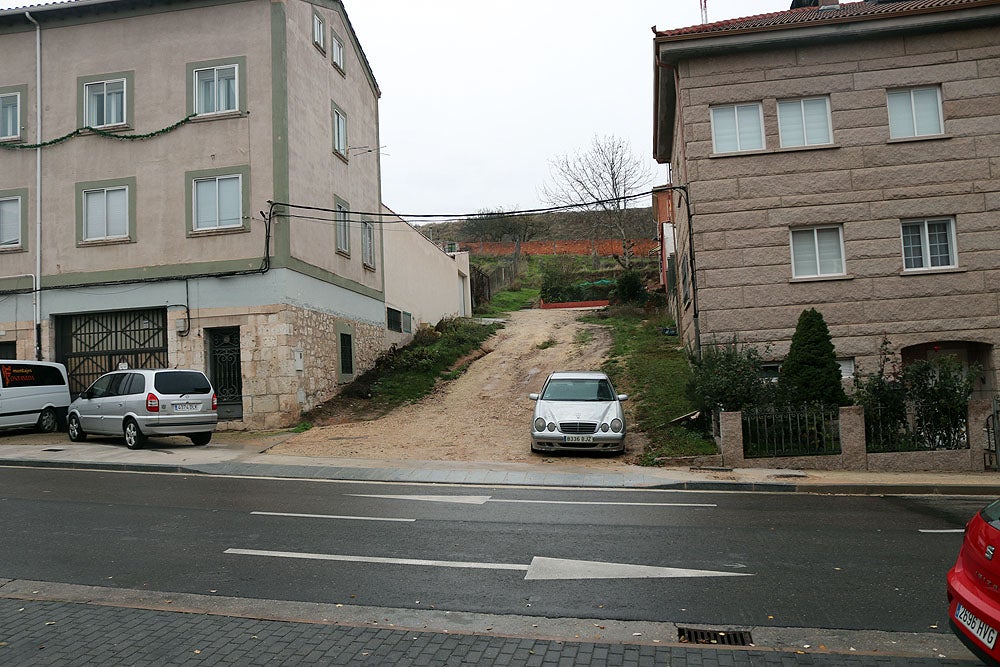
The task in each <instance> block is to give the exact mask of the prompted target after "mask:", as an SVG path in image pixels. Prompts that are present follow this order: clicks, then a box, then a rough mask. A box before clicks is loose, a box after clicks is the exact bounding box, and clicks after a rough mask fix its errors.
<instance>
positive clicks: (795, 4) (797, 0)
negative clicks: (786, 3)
mask: <svg viewBox="0 0 1000 667" xmlns="http://www.w3.org/2000/svg"><path fill="white" fill-rule="evenodd" d="M818 5H819V0H792V6H791V7H790V9H798V8H799V7H816V6H818Z"/></svg>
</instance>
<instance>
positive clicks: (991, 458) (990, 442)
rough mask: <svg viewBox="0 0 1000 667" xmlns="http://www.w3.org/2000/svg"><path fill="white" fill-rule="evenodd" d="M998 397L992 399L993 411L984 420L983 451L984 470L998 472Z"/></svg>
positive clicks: (999, 403)
mask: <svg viewBox="0 0 1000 667" xmlns="http://www.w3.org/2000/svg"><path fill="white" fill-rule="evenodd" d="M997 445H1000V396H998V397H996V398H994V399H993V410H992V412H991V413H990V415H989V416H988V417H987V418H986V445H985V448H984V451H983V465H984V467H985V468H986V470H990V471H994V470H1000V460H998V459H997V451H998V450H1000V447H998V446H997Z"/></svg>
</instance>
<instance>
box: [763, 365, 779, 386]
mask: <svg viewBox="0 0 1000 667" xmlns="http://www.w3.org/2000/svg"><path fill="white" fill-rule="evenodd" d="M780 376H781V363H780V362H777V361H767V362H764V363H762V364H761V365H760V379H761V380H764V381H765V382H777V381H778V378H779V377H780Z"/></svg>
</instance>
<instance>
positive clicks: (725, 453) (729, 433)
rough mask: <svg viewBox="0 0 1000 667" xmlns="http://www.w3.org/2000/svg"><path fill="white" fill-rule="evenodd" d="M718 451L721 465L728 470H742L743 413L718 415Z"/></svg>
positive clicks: (743, 461)
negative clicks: (720, 456) (720, 454)
mask: <svg viewBox="0 0 1000 667" xmlns="http://www.w3.org/2000/svg"><path fill="white" fill-rule="evenodd" d="M719 450H720V451H721V452H722V465H724V466H726V467H729V468H743V467H744V466H745V465H746V461H745V459H744V458H743V413H742V412H723V413H722V414H720V415H719Z"/></svg>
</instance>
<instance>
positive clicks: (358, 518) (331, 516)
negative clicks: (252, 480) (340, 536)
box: [250, 512, 416, 523]
mask: <svg viewBox="0 0 1000 667" xmlns="http://www.w3.org/2000/svg"><path fill="white" fill-rule="evenodd" d="M250 514H258V515H261V516H291V517H298V518H302V519H351V520H354V521H401V522H404V523H412V522H414V521H416V519H394V518H390V517H380V516H339V515H336V514H296V513H294V512H250Z"/></svg>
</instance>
